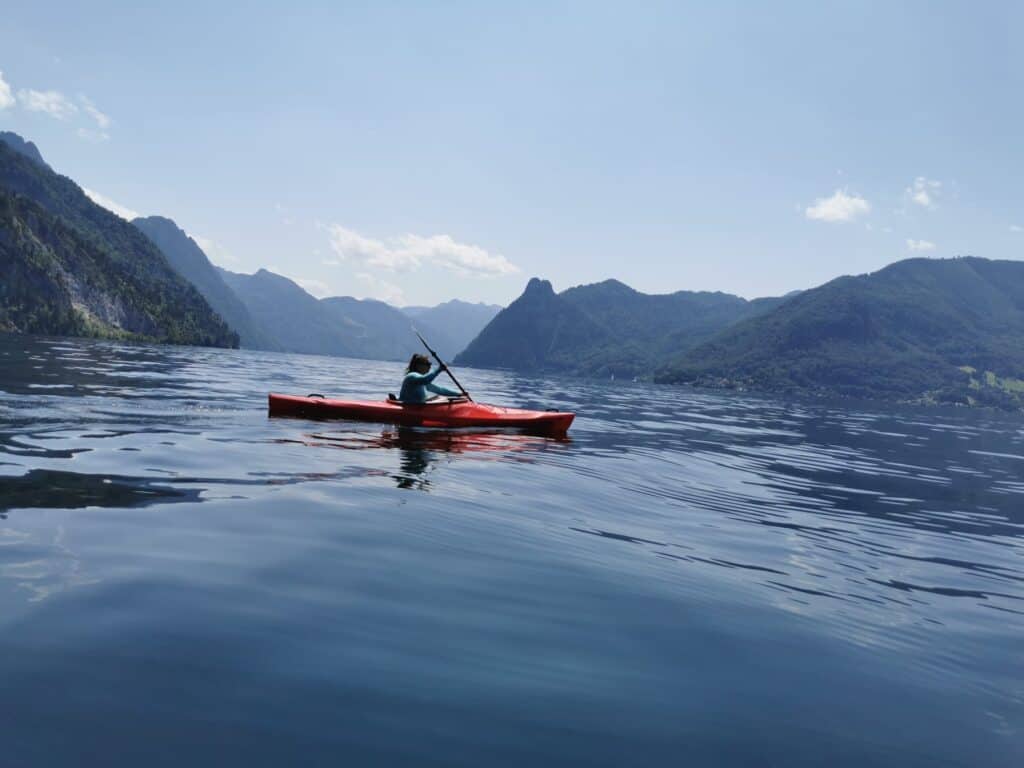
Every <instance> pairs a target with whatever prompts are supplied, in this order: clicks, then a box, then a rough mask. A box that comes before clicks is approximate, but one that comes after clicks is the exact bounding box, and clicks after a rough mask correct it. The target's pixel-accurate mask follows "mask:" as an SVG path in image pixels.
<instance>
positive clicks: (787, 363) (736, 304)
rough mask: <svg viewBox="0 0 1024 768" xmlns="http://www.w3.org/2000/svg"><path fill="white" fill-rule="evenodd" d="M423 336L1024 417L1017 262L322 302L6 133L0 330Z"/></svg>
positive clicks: (533, 364)
mask: <svg viewBox="0 0 1024 768" xmlns="http://www.w3.org/2000/svg"><path fill="white" fill-rule="evenodd" d="M414 330H419V331H420V332H422V333H423V334H424V335H426V336H427V337H428V338H429V339H430V340H431V341H432V343H433V345H434V346H435V347H436V348H437V349H438V351H440V352H441V353H442V356H444V357H446V358H447V359H450V358H452V357H453V356H454V361H455V362H456V363H458V364H463V365H471V366H481V367H498V368H507V369H515V370H521V371H530V372H556V373H565V374H572V375H581V376H596V377H610V376H611V377H615V376H620V377H634V378H635V377H639V378H644V379H653V380H655V381H658V382H663V383H669V384H678V383H684V384H695V385H700V386H708V387H728V388H738V389H751V390H764V391H773V392H793V393H812V394H838V395H851V396H857V397H874V398H886V399H895V400H901V401H913V402H925V403H935V402H939V403H957V404H966V405H992V406H997V407H1001V408H1010V409H1021V408H1024V343H1021V342H1022V340H1024V262H1016V261H992V260H987V259H981V258H975V257H959V258H955V259H907V260H905V261H901V262H897V263H895V264H891V265H890V266H888V267H886V268H884V269H882V270H879V271H877V272H874V273H871V274H867V275H858V276H846V277H840V278H837V279H835V280H832V281H830V282H828V283H826V284H824V285H821V286H818V287H816V288H812V289H809V290H806V291H802V292H794V293H791V294H787V295H786V296H782V297H769V298H761V299H755V300H752V301H748V300H746V299H743V298H741V297H739V296H733V295H730V294H726V293H719V292H694V291H677V292H675V293H667V294H645V293H642V292H640V291H636V290H634V289H633V288H631V287H629V286H628V285H625V284H624V283H621V282H619V281H617V280H606V281H604V282H600V283H593V284H589V285H580V286H576V287H573V288H569V289H567V290H564V291H561V292H558V293H556V292H555V290H554V288H553V287H552V285H551V283H550V282H548V281H546V280H541V279H538V278H533V279H531V280H530V281H529V282H528V284H527V285H526V288H525V290H524V291H523V293H522V295H521V296H520V297H519V298H518V299H516V300H515V301H514V302H512V303H511V304H510V305H509V306H508V307H506V308H504V309H502V308H500V307H497V306H493V305H484V304H468V303H466V302H460V301H451V302H446V303H444V304H441V305H438V306H436V307H422V306H412V307H405V308H397V307H392V306H390V305H388V304H385V303H383V302H379V301H374V300H366V299H362V300H360V299H355V298H351V297H346V296H337V297H329V298H323V299H318V298H316V297H314V296H311V295H310V294H309V293H307V292H306V291H305V290H303V289H302V288H301V287H300V286H299V285H297V284H296V283H295V282H293V281H292V280H289V279H288V278H286V277H283V276H281V275H277V274H274V273H272V272H270V271H268V270H265V269H261V270H259V271H257V272H256V273H254V274H251V275H249V274H238V273H234V272H229V271H227V270H224V269H220V268H218V267H216V266H214V265H213V264H212V263H211V262H210V260H209V259H208V258H207V256H206V254H205V253H203V250H202V248H201V247H200V246H199V245H198V244H197V243H196V241H195V240H194V239H193V238H191V237H189V236H188V234H187V233H186V232H184V231H183V230H182V229H181V228H180V227H178V226H177V225H176V224H175V223H174V222H173V221H171V220H170V219H167V218H164V217H159V216H151V217H146V218H140V219H136V220H135V221H134V222H131V223H129V222H127V221H125V220H124V219H122V218H120V217H119V216H117V215H115V214H114V213H112V212H110V211H108V210H107V209H106V208H103V207H101V206H99V205H97V204H96V203H94V202H93V201H92V200H90V199H89V197H88V196H87V195H86V194H85V193H84V191H83V190H82V189H81V188H80V187H78V185H76V184H75V183H74V182H73V181H71V180H70V179H68V178H66V177H64V176H61V175H59V174H58V173H56V172H55V171H54V170H53V169H52V168H51V167H50V166H49V165H48V164H47V163H46V162H45V160H44V159H43V157H42V155H41V153H40V152H39V149H38V148H37V147H36V146H35V145H34V144H33V143H32V142H29V141H25V140H24V139H22V138H21V137H19V136H17V135H16V134H12V133H9V132H0V331H6V332H20V333H39V334H58V335H79V336H83V335H84V336H102V337H110V338H124V339H139V340H148V341H156V342H162V343H175V344H196V345H208V346H222V347H232V346H239V344H241V346H243V347H246V348H251V349H266V350H278V351H293V352H306V353H315V354H333V355H344V356H349V357H357V358H374V359H387V360H402V359H405V358H407V357H408V356H409V355H411V354H412V353H414V352H418V351H421V348H420V345H419V342H418V340H417V339H416V337H415V333H414ZM456 353H459V354H458V355H457V356H456Z"/></svg>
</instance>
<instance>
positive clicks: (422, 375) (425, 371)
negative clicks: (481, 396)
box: [398, 355, 462, 403]
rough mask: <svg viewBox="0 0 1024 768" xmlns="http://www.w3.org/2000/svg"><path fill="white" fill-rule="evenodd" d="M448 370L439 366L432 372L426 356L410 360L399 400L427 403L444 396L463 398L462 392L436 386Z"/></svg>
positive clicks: (417, 356) (414, 357) (413, 357)
mask: <svg viewBox="0 0 1024 768" xmlns="http://www.w3.org/2000/svg"><path fill="white" fill-rule="evenodd" d="M445 370H447V369H446V368H445V367H444V366H443V365H439V366H438V367H437V368H436V369H435V370H433V371H431V370H430V360H429V358H427V356H426V355H413V356H412V359H411V360H409V366H408V367H407V368H406V369H405V378H403V379H402V389H401V391H400V392H399V393H398V399H399V400H401V401H402V402H403V403H425V402H427V401H428V400H430V399H431V395H428V394H427V393H428V392H431V393H433V395H432V396H433V397H436V396H438V395H443V396H445V397H462V393H461V392H456V391H455V390H454V389H448V387H444V386H441V385H440V384H435V383H434V379H436V378H437V377H438V376H439V375H440V374H441V373H442V372H443V371H445Z"/></svg>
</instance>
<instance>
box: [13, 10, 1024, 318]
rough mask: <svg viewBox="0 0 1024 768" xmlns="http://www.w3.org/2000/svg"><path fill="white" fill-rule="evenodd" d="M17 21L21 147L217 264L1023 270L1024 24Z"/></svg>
mask: <svg viewBox="0 0 1024 768" xmlns="http://www.w3.org/2000/svg"><path fill="white" fill-rule="evenodd" d="M153 5H154V6H159V7H146V6H147V4H139V3H130V4H129V3H106V2H91V3H88V4H82V3H56V2H54V3H45V4H42V3H20V4H17V5H16V6H15V7H6V8H5V9H4V12H3V18H2V20H0V72H2V83H0V127H3V128H5V129H10V130H15V131H17V132H18V133H20V134H22V135H24V136H25V137H27V138H30V139H32V140H34V141H35V142H36V143H37V144H38V145H39V146H40V148H41V150H42V151H43V153H44V155H45V156H46V158H47V159H48V160H49V162H50V163H51V164H52V165H54V166H55V167H56V168H57V169H58V170H59V171H61V172H62V173H65V174H67V175H68V176H71V177H72V178H73V179H75V180H76V181H77V182H79V183H80V184H81V185H82V186H84V187H86V188H88V189H89V190H91V191H92V192H94V193H96V194H98V195H101V196H103V197H104V198H106V199H107V200H110V201H114V202H115V203H116V204H118V205H120V206H123V207H125V208H127V209H129V210H131V211H135V212H138V213H141V214H144V215H146V214H161V215H166V216H169V217H171V218H173V219H175V220H176V221H177V222H178V223H179V224H180V225H181V226H182V227H183V228H184V229H186V230H187V231H188V232H190V233H191V234H193V235H194V236H195V237H197V239H200V241H201V243H203V244H204V246H206V248H207V251H208V253H209V255H210V256H211V257H212V258H213V259H214V261H215V262H217V263H219V264H221V265H223V266H226V267H228V268H230V269H235V270H237V271H253V270H255V269H257V268H259V267H264V266H265V267H268V268H271V269H274V270H275V271H279V272H281V273H283V274H286V275H288V276H290V277H293V278H296V279H298V280H300V281H301V282H302V283H303V285H305V286H306V287H307V288H309V289H310V290H311V291H313V292H316V293H318V294H320V295H345V294H348V295H356V296H375V297H380V298H384V299H387V300H391V301H394V302H397V303H415V304H420V303H434V302H438V301H443V300H446V299H449V298H453V297H459V298H464V299H468V300H474V301H477V300H484V301H493V302H500V303H505V302H508V301H510V300H511V299H513V298H514V297H515V296H516V295H518V293H519V292H520V291H521V290H522V287H523V285H524V284H525V282H526V280H527V279H528V278H529V277H531V276H534V275H538V276H542V277H546V278H549V279H550V280H552V282H553V283H554V284H555V287H556V288H557V289H562V288H567V287H569V286H571V285H576V284H580V283H586V282H593V281H596V280H601V279H604V278H607V277H616V278H618V279H621V280H623V281H624V282H627V283H629V284H631V285H633V286H634V287H636V288H638V289H640V290H644V291H649V292H665V291H671V290H679V289H692V290H699V289H709V290H725V291H729V292H733V293H738V294H740V295H744V296H747V297H754V296H762V295H773V294H780V293H784V292H786V291H789V290H793V289H796V288H806V287H810V286H813V285H817V284H820V283H822V282H824V281H826V280H829V279H831V278H832V277H835V276H837V275H840V274H849V273H859V272H865V271H870V270H874V269H877V268H879V267H881V266H883V265H885V264H887V263H890V262H892V261H895V260H898V259H900V258H904V257H907V256H912V255H918V256H932V257H947V256H955V255H958V254H968V253H970V254H974V255H978V256H986V257H990V258H1013V259H1018V258H1021V257H1022V256H1024V192H1022V186H1021V184H1020V179H1021V178H1024V151H1021V139H1020V137H1021V136H1024V99H1022V97H1021V94H1022V93H1024V53H1022V46H1021V40H1022V39H1024V4H1021V3H1012V2H1007V3H1000V2H986V3H967V2H958V3H953V2H945V3H942V2H901V3H892V2H857V3H849V2H843V3H830V2H824V3H812V2H800V3H782V2H775V3H753V2H749V3H725V2H716V3H709V2H700V3H684V2H673V3H664V4H661V3H635V2H634V3H607V4H606V3H595V2H585V3H514V4H513V3H507V4H498V3H484V2H478V3H461V2H444V3H372V4H371V3H358V4H356V3H341V2H330V3H302V2H294V3H259V2H249V3H238V4H235V5H230V4H228V3H209V2H204V3H191V2H178V3H175V4H173V5H172V4H165V3H161V4H153Z"/></svg>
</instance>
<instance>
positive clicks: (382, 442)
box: [303, 426, 570, 453]
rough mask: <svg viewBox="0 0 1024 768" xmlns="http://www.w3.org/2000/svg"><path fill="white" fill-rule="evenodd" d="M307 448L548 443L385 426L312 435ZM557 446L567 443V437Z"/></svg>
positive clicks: (444, 449) (494, 448)
mask: <svg viewBox="0 0 1024 768" xmlns="http://www.w3.org/2000/svg"><path fill="white" fill-rule="evenodd" d="M308 437H309V439H308V440H304V441H303V442H305V443H306V444H307V445H319V446H330V447H332V448H347V449H350V450H356V451H358V450H367V449H374V448H376V449H380V448H384V449H389V448H391V449H394V448H397V449H400V450H404V451H437V452H439V453H491V452H502V453H505V452H517V451H527V450H529V449H530V448H541V447H543V446H546V445H549V444H551V443H552V441H551V440H549V439H547V438H545V437H544V436H542V435H530V434H515V433H510V432H501V431H497V430H486V431H485V430H479V429H443V430H442V429H420V428H417V427H401V426H399V427H385V428H384V431H383V432H381V433H380V434H379V435H377V434H361V433H359V432H350V433H340V434H336V435H330V434H322V433H313V434H310V435H309V436H308ZM556 442H557V443H568V442H570V440H569V438H568V437H562V438H559V439H558V440H557V441H556Z"/></svg>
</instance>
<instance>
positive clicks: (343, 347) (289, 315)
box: [217, 268, 455, 361]
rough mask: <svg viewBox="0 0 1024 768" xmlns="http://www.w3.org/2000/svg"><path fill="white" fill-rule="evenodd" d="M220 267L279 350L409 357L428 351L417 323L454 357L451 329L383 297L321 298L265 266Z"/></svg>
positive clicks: (256, 324)
mask: <svg viewBox="0 0 1024 768" xmlns="http://www.w3.org/2000/svg"><path fill="white" fill-rule="evenodd" d="M217 271H218V273H219V274H220V277H221V278H222V279H223V281H224V282H225V283H226V285H227V286H228V287H229V288H230V289H231V290H232V291H233V292H234V294H235V295H236V296H237V297H238V298H239V299H240V300H241V302H242V304H243V305H244V306H245V309H246V310H247V312H248V314H249V316H250V317H251V318H252V320H253V325H254V327H255V329H256V331H257V332H258V333H260V334H262V335H263V337H265V338H266V339H267V340H269V342H270V343H271V344H273V345H274V348H275V349H280V350H284V351H286V352H304V353H308V354H321V355H340V356H344V357H357V358H366V359H371V360H396V361H399V360H400V361H406V360H408V359H409V357H410V356H411V355H412V354H413V353H414V352H425V350H424V349H423V346H422V345H421V344H420V342H419V340H418V339H417V338H416V334H415V333H414V332H413V324H414V322H415V324H416V325H417V327H418V329H419V330H420V332H421V333H422V334H423V335H424V336H425V337H426V338H427V340H428V341H429V342H430V344H431V345H432V346H433V347H434V348H435V349H436V350H437V351H438V353H440V354H441V355H442V356H445V355H447V356H448V357H449V358H450V357H451V356H453V350H454V349H455V343H454V342H452V341H451V339H450V338H448V336H447V335H446V334H445V333H443V332H442V331H440V330H438V329H436V328H434V327H433V326H432V325H430V324H428V323H427V322H426V321H423V320H413V319H412V318H410V317H409V316H408V315H406V314H405V313H404V312H402V311H401V310H398V309H396V308H395V307H392V306H391V305H389V304H385V303H384V302H382V301H375V300H373V299H354V298H352V297H350V296H333V297H330V298H326V299H316V298H314V297H313V296H311V295H309V294H308V293H306V291H304V290H303V289H302V288H301V287H300V286H298V285H296V284H295V283H294V282H293V281H291V280H289V279H288V278H286V277H282V276H281V275H277V274H274V273H273V272H269V271H267V270H265V269H261V270H260V271H259V272H257V273H256V274H254V275H243V274H237V273H234V272H228V271H226V270H223V269H219V268H218V269H217ZM429 309H433V308H429ZM429 309H428V311H429Z"/></svg>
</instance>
